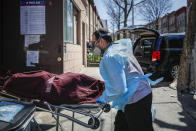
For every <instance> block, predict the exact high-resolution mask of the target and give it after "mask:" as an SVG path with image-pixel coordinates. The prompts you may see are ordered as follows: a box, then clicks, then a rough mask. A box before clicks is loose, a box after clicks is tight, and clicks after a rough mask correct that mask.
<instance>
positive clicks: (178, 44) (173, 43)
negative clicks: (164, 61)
mask: <svg viewBox="0 0 196 131" xmlns="http://www.w3.org/2000/svg"><path fill="white" fill-rule="evenodd" d="M183 42H184V40H183V39H170V40H168V43H169V48H183Z"/></svg>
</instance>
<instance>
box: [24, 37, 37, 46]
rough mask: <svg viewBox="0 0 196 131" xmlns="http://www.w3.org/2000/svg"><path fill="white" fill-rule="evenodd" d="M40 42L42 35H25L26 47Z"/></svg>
mask: <svg viewBox="0 0 196 131" xmlns="http://www.w3.org/2000/svg"><path fill="white" fill-rule="evenodd" d="M39 42H40V35H25V47H28V46H29V45H32V44H35V43H39Z"/></svg>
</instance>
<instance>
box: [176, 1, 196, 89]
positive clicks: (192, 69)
mask: <svg viewBox="0 0 196 131" xmlns="http://www.w3.org/2000/svg"><path fill="white" fill-rule="evenodd" d="M195 23H196V1H195V0H193V1H192V6H191V8H190V11H189V19H188V25H187V30H186V37H185V42H184V47H183V54H182V56H181V62H180V70H179V74H178V81H177V89H178V90H179V91H182V90H185V89H188V90H195V89H196V26H195Z"/></svg>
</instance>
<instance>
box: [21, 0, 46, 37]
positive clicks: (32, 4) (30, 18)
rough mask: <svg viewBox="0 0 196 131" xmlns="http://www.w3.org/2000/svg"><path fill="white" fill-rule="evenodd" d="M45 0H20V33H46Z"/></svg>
mask: <svg viewBox="0 0 196 131" xmlns="http://www.w3.org/2000/svg"><path fill="white" fill-rule="evenodd" d="M45 7H46V6H45V1H20V34H21V35H24V34H46V24H45Z"/></svg>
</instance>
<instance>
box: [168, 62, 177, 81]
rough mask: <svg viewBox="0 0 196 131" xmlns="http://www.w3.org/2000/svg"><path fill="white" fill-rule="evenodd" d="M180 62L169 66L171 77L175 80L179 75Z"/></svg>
mask: <svg viewBox="0 0 196 131" xmlns="http://www.w3.org/2000/svg"><path fill="white" fill-rule="evenodd" d="M179 68H180V66H179V64H178V63H174V64H172V65H171V66H170V67H169V79H170V80H174V79H175V78H176V77H177V76H178V71H179Z"/></svg>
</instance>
